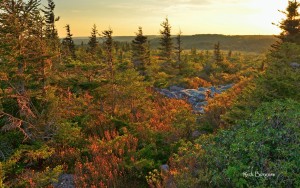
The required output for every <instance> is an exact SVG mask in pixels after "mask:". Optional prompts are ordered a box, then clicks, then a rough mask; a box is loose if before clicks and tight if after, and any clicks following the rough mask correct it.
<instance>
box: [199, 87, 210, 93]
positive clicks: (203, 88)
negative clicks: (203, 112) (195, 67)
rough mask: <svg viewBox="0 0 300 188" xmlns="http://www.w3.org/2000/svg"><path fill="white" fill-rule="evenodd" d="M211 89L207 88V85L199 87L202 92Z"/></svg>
mask: <svg viewBox="0 0 300 188" xmlns="http://www.w3.org/2000/svg"><path fill="white" fill-rule="evenodd" d="M208 90H209V89H207V88H205V87H199V88H198V91H200V92H206V91H208Z"/></svg>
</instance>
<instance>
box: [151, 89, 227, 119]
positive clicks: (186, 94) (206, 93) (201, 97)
mask: <svg viewBox="0 0 300 188" xmlns="http://www.w3.org/2000/svg"><path fill="white" fill-rule="evenodd" d="M232 87H233V84H228V85H221V86H211V87H208V88H205V87H200V88H198V89H184V88H181V87H178V86H171V87H170V89H169V90H168V89H157V91H158V92H159V93H161V94H162V95H164V96H166V97H168V98H175V99H184V100H187V101H188V102H189V103H190V104H191V105H192V107H193V111H194V112H195V113H204V112H205V111H204V108H203V107H204V106H206V105H208V102H207V101H206V100H207V97H210V98H213V97H214V96H215V94H221V93H222V92H225V91H226V90H228V89H230V88H232Z"/></svg>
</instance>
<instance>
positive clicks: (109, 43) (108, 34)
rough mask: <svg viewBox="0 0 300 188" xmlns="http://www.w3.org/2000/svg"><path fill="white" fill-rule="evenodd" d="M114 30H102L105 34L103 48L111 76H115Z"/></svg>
mask: <svg viewBox="0 0 300 188" xmlns="http://www.w3.org/2000/svg"><path fill="white" fill-rule="evenodd" d="M112 33H113V31H112V30H111V29H108V30H105V31H103V32H102V35H103V40H104V41H103V48H104V52H105V60H106V63H107V65H108V67H109V70H110V73H111V76H112V77H113V68H114V67H113V46H114V42H113V38H112Z"/></svg>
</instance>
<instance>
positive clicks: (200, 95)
mask: <svg viewBox="0 0 300 188" xmlns="http://www.w3.org/2000/svg"><path fill="white" fill-rule="evenodd" d="M184 92H185V93H187V95H188V96H189V97H194V98H197V99H198V100H199V101H204V100H205V99H206V94H205V92H201V91H198V90H196V89H185V90H184Z"/></svg>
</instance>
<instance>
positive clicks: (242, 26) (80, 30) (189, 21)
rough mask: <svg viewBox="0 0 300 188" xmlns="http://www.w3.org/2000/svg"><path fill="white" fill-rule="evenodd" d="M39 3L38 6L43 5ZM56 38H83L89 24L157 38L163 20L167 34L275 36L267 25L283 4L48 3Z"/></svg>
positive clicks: (232, 0) (237, 0)
mask: <svg viewBox="0 0 300 188" xmlns="http://www.w3.org/2000/svg"><path fill="white" fill-rule="evenodd" d="M46 2H47V1H46V0H42V4H44V5H45V4H46ZM54 2H55V4H56V9H55V14H56V15H57V16H60V17H61V19H60V21H59V22H58V23H57V24H56V26H57V29H58V32H59V36H60V37H64V36H65V28H64V26H65V25H66V24H70V26H71V33H72V34H73V36H74V37H80V36H89V35H90V32H91V28H92V26H93V24H96V25H97V28H98V30H99V32H101V31H103V30H105V29H108V28H109V27H110V28H111V29H112V30H113V31H114V33H113V35H114V36H133V35H135V32H136V31H137V29H138V27H139V26H142V27H143V32H144V34H145V35H158V34H159V30H160V29H161V27H160V23H162V22H163V21H164V19H165V17H168V18H169V22H170V24H171V26H172V34H176V33H178V31H179V29H181V30H182V32H183V35H193V34H225V35H248V34H251V35H271V34H278V33H279V32H280V30H279V29H278V28H277V27H276V26H274V25H272V23H273V22H274V23H278V22H279V21H280V20H281V19H282V18H283V17H284V15H283V14H282V13H280V12H278V10H285V8H286V6H287V4H288V1H287V0H222V1H216V0H214V1H213V0H102V1H99V0H85V1H83V0H56V1H55V0H54Z"/></svg>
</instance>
